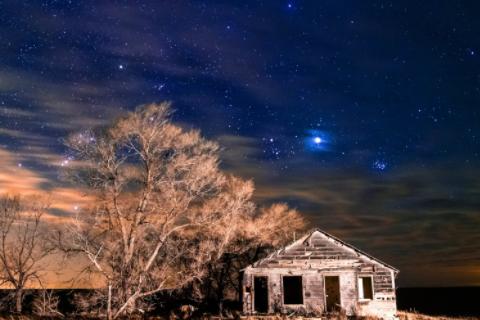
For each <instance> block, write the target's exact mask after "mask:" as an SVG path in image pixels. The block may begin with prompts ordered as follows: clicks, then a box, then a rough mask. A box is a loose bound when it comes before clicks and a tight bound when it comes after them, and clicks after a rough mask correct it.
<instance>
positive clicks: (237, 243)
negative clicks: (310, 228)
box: [194, 203, 307, 303]
mask: <svg viewBox="0 0 480 320" xmlns="http://www.w3.org/2000/svg"><path fill="white" fill-rule="evenodd" d="M235 220H236V221H235V222H233V223H232V222H230V226H229V227H228V228H224V229H223V230H232V233H231V234H230V235H229V237H225V236H221V235H220V236H218V237H217V239H218V244H217V245H216V246H215V247H216V248H217V250H218V251H217V252H218V255H217V258H216V259H212V260H211V261H210V262H209V264H208V268H207V277H205V279H204V281H203V282H197V284H198V285H199V286H200V287H201V288H200V290H201V294H200V295H201V297H202V298H205V297H206V298H207V299H208V300H210V301H212V300H217V302H218V303H220V302H221V300H222V299H223V298H224V297H225V295H227V298H230V299H234V298H235V296H234V294H236V296H237V297H239V295H240V293H241V292H240V291H239V289H240V288H239V278H238V276H239V273H240V270H242V269H244V268H245V267H247V266H248V265H249V264H251V263H253V262H255V261H257V260H259V259H261V258H263V257H265V256H266V255H267V254H270V253H272V252H273V251H274V250H276V249H279V248H281V247H284V246H286V245H288V244H290V243H291V242H292V241H293V239H294V235H295V233H296V234H297V236H298V237H300V236H301V235H302V234H303V233H304V232H305V231H306V228H307V223H306V221H305V219H304V218H303V217H302V216H301V215H300V214H299V213H298V211H296V210H293V209H290V208H289V207H288V205H286V204H283V203H282V204H273V205H271V206H269V207H264V208H261V209H259V210H255V211H252V212H249V213H248V214H245V215H242V216H237V217H236V219H235ZM209 236H211V235H209ZM194 294H195V293H194ZM196 295H198V293H196Z"/></svg>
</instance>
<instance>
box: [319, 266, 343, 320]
mask: <svg viewBox="0 0 480 320" xmlns="http://www.w3.org/2000/svg"><path fill="white" fill-rule="evenodd" d="M326 277H338V299H339V300H340V301H339V302H340V307H342V308H343V303H342V301H343V299H342V279H341V277H340V273H324V274H323V299H324V306H325V312H328V309H327V290H326V289H327V288H326V285H327V281H326V279H325V278H326Z"/></svg>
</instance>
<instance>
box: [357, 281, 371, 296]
mask: <svg viewBox="0 0 480 320" xmlns="http://www.w3.org/2000/svg"><path fill="white" fill-rule="evenodd" d="M372 289H373V288H372V277H358V298H359V299H364V300H372V299H373V290H372Z"/></svg>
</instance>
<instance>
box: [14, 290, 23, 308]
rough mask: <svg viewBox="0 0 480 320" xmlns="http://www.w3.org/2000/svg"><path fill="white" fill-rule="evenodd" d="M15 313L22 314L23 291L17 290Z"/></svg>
mask: <svg viewBox="0 0 480 320" xmlns="http://www.w3.org/2000/svg"><path fill="white" fill-rule="evenodd" d="M14 300H15V311H16V312H18V313H22V300H23V289H17V292H15V299H14Z"/></svg>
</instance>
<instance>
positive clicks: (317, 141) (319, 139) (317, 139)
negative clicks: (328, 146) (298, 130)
mask: <svg viewBox="0 0 480 320" xmlns="http://www.w3.org/2000/svg"><path fill="white" fill-rule="evenodd" d="M314 141H315V143H320V142H322V139H321V138H319V137H316V138H315V140H314Z"/></svg>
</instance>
